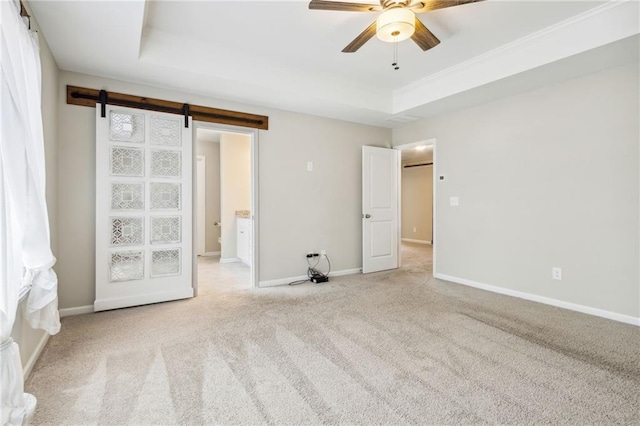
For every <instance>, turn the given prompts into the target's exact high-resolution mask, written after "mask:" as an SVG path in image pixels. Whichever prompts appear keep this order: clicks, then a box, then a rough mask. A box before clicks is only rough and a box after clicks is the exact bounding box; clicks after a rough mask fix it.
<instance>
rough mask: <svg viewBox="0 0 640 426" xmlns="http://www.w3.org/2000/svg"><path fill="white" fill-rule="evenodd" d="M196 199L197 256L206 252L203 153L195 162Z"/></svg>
mask: <svg viewBox="0 0 640 426" xmlns="http://www.w3.org/2000/svg"><path fill="white" fill-rule="evenodd" d="M196 167H197V171H196V173H197V179H198V184H197V195H196V197H197V200H196V209H197V214H196V217H197V221H196V222H197V223H196V233H197V234H196V239H197V240H198V256H204V254H205V252H206V247H205V246H206V238H205V237H206V226H207V222H206V215H207V208H206V201H207V199H206V198H207V180H206V176H207V163H206V162H205V157H204V155H198V163H197V166H196Z"/></svg>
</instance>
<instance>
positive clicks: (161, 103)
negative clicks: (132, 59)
mask: <svg viewBox="0 0 640 426" xmlns="http://www.w3.org/2000/svg"><path fill="white" fill-rule="evenodd" d="M99 102H100V90H98V89H88V88H86V87H77V86H67V104H69V105H80V106H86V107H92V108H95V106H96V104H97V103H99ZM106 103H107V104H109V105H117V106H122V107H132V108H140V109H146V110H150V111H158V112H168V113H172V114H178V115H183V113H184V110H185V109H184V107H185V105H186V104H182V103H180V102H173V101H166V100H163V99H154V98H145V97H142V96H134V95H127V94H124V93H116V92H107V102H106ZM188 111H189V115H190V116H191V117H193V120H194V121H205V122H209V123H220V124H230V125H233V126H240V127H250V128H253V129H261V130H269V117H268V116H266V115H256V114H249V113H246V112H239V111H230V110H226V109H218V108H211V107H206V106H200V105H190V104H189V105H188Z"/></svg>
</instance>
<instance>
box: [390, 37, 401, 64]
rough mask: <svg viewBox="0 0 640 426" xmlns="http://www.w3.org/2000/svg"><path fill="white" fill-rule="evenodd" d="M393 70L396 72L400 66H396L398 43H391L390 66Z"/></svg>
mask: <svg viewBox="0 0 640 426" xmlns="http://www.w3.org/2000/svg"><path fill="white" fill-rule="evenodd" d="M391 66H392V67H393V69H394V70H396V71H398V70H399V69H400V66H399V65H398V42H397V41H394V42H393V63H392V64H391Z"/></svg>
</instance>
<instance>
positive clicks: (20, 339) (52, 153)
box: [11, 5, 59, 368]
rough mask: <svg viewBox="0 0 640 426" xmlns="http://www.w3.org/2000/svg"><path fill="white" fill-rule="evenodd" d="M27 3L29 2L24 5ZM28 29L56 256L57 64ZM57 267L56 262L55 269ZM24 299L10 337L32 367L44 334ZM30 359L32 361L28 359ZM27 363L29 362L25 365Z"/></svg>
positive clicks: (43, 42) (33, 22) (35, 24)
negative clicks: (34, 44)
mask: <svg viewBox="0 0 640 426" xmlns="http://www.w3.org/2000/svg"><path fill="white" fill-rule="evenodd" d="M27 6H28V5H27ZM31 28H33V29H34V30H37V31H38V32H39V44H40V62H41V66H42V125H43V131H44V149H45V167H46V185H47V186H46V199H47V210H48V213H49V230H50V234H51V250H52V251H53V254H54V256H57V251H58V250H57V248H58V226H57V211H58V110H57V108H58V72H59V70H58V65H57V64H56V62H55V59H54V58H53V55H52V54H51V50H50V49H49V45H48V44H47V41H46V39H45V38H44V37H43V35H42V32H41V31H40V27H39V26H38V22H37V21H36V20H35V19H34V18H32V19H31ZM54 269H55V270H57V269H58V265H56V267H55V268H54ZM25 304H26V301H23V302H22V303H21V304H20V306H19V308H18V315H17V317H16V322H15V324H14V326H13V331H12V333H11V337H12V338H13V340H15V341H16V342H17V343H18V345H19V346H20V357H21V359H22V365H23V367H27V368H31V367H33V364H32V363H33V362H35V357H34V355H35V354H36V352H37V351H38V350H39V349H41V347H40V345H41V344H42V343H43V339H44V338H45V337H46V333H45V332H44V331H43V330H34V329H32V328H31V327H30V326H29V325H28V324H27V323H26V321H23V320H22V311H23V309H24V308H25V306H24V305H25ZM30 360H31V363H29V361H30ZM28 364H29V365H28Z"/></svg>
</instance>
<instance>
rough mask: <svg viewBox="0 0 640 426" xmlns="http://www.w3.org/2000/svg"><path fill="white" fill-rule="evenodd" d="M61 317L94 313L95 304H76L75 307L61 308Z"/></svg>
mask: <svg viewBox="0 0 640 426" xmlns="http://www.w3.org/2000/svg"><path fill="white" fill-rule="evenodd" d="M58 312H60V318H64V317H70V316H73V315H82V314H92V313H93V305H85V306H76V307H75V308H64V309H60V310H59V311H58Z"/></svg>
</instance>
